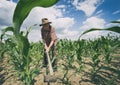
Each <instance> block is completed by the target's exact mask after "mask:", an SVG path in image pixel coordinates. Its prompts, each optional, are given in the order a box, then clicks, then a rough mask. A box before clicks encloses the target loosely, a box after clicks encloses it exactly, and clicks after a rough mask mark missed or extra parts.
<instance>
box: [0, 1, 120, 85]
mask: <svg viewBox="0 0 120 85" xmlns="http://www.w3.org/2000/svg"><path fill="white" fill-rule="evenodd" d="M58 1H59V0H49V1H48V2H46V1H45V0H36V1H34V2H33V0H19V2H18V4H17V6H16V8H15V11H14V15H13V25H12V26H9V27H7V28H4V29H3V30H2V34H1V41H0V85H46V84H47V83H45V82H43V79H44V78H43V75H44V73H45V69H44V68H43V54H44V46H43V43H42V42H41V41H40V42H36V43H30V42H29V39H28V34H29V33H30V30H31V29H32V26H30V27H29V28H27V31H26V32H24V31H20V28H21V25H22V24H23V22H24V20H25V19H26V18H27V16H28V15H29V13H30V11H31V10H32V8H34V7H36V6H40V7H50V6H52V5H54V4H56V3H57V2H58ZM29 4H32V5H29ZM26 10H27V11H26ZM18 16H19V17H18ZM112 23H120V22H119V21H113V22H112ZM95 30H109V31H113V32H117V33H120V27H119V26H113V27H109V28H105V29H99V28H92V29H90V30H87V31H85V32H84V33H83V34H82V35H84V34H86V33H88V32H91V31H95ZM8 31H11V32H12V33H13V34H12V35H8V34H6V32H8ZM82 35H81V36H82ZM81 36H80V38H81ZM119 37H120V36H114V35H110V34H108V35H107V36H101V37H100V38H97V39H94V40H85V39H80V38H79V39H78V40H75V41H72V40H68V39H59V40H58V44H57V54H56V57H55V58H57V60H58V66H57V67H58V70H57V71H55V73H54V74H55V76H57V82H55V83H51V84H53V85H119V84H120V65H119V64H120V38H119ZM50 56H51V52H50ZM51 60H52V61H53V59H51ZM48 85H49V84H48Z"/></svg>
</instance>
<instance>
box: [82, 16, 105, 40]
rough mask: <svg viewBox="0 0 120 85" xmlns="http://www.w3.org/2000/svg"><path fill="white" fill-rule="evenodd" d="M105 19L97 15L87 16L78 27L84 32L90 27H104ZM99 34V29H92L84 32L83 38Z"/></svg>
mask: <svg viewBox="0 0 120 85" xmlns="http://www.w3.org/2000/svg"><path fill="white" fill-rule="evenodd" d="M105 23H106V22H105V20H104V19H102V18H100V17H98V16H92V17H90V18H87V19H86V21H84V22H83V26H82V27H81V28H80V30H82V31H81V32H84V31H86V30H88V29H91V28H104V27H105ZM98 36H100V31H94V32H91V33H88V34H85V35H84V36H83V38H91V37H92V38H93V37H98Z"/></svg>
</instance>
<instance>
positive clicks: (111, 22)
mask: <svg viewBox="0 0 120 85" xmlns="http://www.w3.org/2000/svg"><path fill="white" fill-rule="evenodd" d="M111 23H119V24H120V21H112V22H111Z"/></svg>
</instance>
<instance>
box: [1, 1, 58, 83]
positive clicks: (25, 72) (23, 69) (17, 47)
mask: <svg viewBox="0 0 120 85" xmlns="http://www.w3.org/2000/svg"><path fill="white" fill-rule="evenodd" d="M57 1H58V0H49V1H47V2H46V1H45V0H35V1H33V0H19V2H18V4H17V6H16V8H15V11H14V15H13V26H10V27H7V28H6V29H4V30H3V34H2V36H1V37H3V36H4V34H5V32H7V31H12V32H13V35H12V36H10V38H8V39H7V40H6V43H9V45H8V46H9V47H10V48H9V49H8V52H9V54H10V56H11V60H12V61H13V64H14V67H15V70H16V71H17V72H18V75H19V77H20V79H21V80H22V81H23V82H24V84H25V85H31V84H32V81H33V79H34V77H35V75H36V74H37V73H38V68H32V69H31V68H30V64H31V61H32V59H31V57H30V54H29V53H30V52H29V51H30V42H29V40H28V34H29V32H27V33H26V34H25V35H24V32H20V28H21V25H22V24H23V22H24V20H25V19H26V17H27V16H28V15H29V13H30V11H31V10H32V8H34V7H36V6H41V7H50V6H52V5H54V4H55V3H56V2H57Z"/></svg>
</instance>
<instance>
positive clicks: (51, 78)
mask: <svg viewBox="0 0 120 85" xmlns="http://www.w3.org/2000/svg"><path fill="white" fill-rule="evenodd" d="M46 55H47V60H48V68H49V73H50V75H45V76H44V82H48V85H49V84H50V82H56V81H57V79H56V77H55V76H54V73H53V68H52V65H51V61H50V57H49V54H48V52H46ZM46 71H47V67H46ZM46 73H47V72H46Z"/></svg>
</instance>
